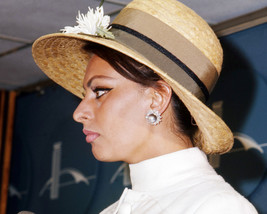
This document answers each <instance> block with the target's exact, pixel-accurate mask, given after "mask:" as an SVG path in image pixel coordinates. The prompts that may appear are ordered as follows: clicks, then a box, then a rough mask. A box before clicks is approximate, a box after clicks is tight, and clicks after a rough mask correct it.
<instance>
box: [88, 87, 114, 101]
mask: <svg viewBox="0 0 267 214" xmlns="http://www.w3.org/2000/svg"><path fill="white" fill-rule="evenodd" d="M111 89H112V88H94V89H93V92H94V93H95V95H96V99H99V98H100V97H102V96H103V95H105V94H106V93H108V92H109V91H110V90H111ZM99 92H103V93H101V94H100V95H99Z"/></svg>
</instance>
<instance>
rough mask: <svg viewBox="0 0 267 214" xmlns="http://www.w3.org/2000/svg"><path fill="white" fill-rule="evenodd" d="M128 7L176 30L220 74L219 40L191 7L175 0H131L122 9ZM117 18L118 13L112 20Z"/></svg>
mask: <svg viewBox="0 0 267 214" xmlns="http://www.w3.org/2000/svg"><path fill="white" fill-rule="evenodd" d="M130 8H131V9H134V10H140V11H142V12H145V13H147V14H149V15H151V16H153V17H155V18H157V19H159V20H160V21H161V22H163V23H165V24H166V25H168V26H169V27H171V28H172V29H174V30H175V31H177V32H178V33H179V34H181V35H182V36H183V37H185V38H186V39H187V40H188V41H190V42H191V43H192V44H193V45H194V46H196V47H197V48H198V49H199V50H200V51H201V52H202V53H203V54H204V55H205V56H206V57H207V58H208V59H209V60H210V61H211V63H212V64H213V65H214V66H215V68H216V70H217V72H218V74H220V71H221V67H222V58H223V57H222V56H223V51H222V48H221V45H220V42H219V40H218V38H217V37H216V35H215V33H214V32H213V30H212V29H211V28H210V26H209V25H208V24H207V22H206V21H205V20H204V19H202V18H201V17H200V16H199V15H197V14H196V13H195V12H194V11H193V10H192V9H190V8H188V7H187V6H185V5H184V4H182V3H181V2H178V1H176V0H164V1H162V0H145V1H144V0H133V1H132V2H130V3H129V4H128V5H127V6H126V7H125V8H124V9H123V10H127V9H130ZM122 12H123V11H122ZM119 18H120V14H119V15H118V16H117V17H116V18H115V19H114V22H116V20H117V19H119ZM151 28H153V26H151ZM166 39H168V35H166Z"/></svg>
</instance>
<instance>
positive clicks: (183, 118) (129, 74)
mask: <svg viewBox="0 0 267 214" xmlns="http://www.w3.org/2000/svg"><path fill="white" fill-rule="evenodd" d="M84 49H85V50H86V51H88V52H89V53H93V54H96V55H97V56H99V57H100V58H102V59H104V60H105V61H107V62H108V63H109V64H110V65H111V66H112V67H113V68H114V69H115V70H116V71H117V72H118V73H119V74H121V75H122V76H123V77H125V78H126V79H129V80H132V81H134V82H136V83H139V84H141V85H142V86H144V87H158V84H157V81H159V80H162V78H161V77H160V76H159V75H158V74H156V73H155V72H154V71H153V70H152V69H150V68H149V67H147V66H145V65H143V64H141V63H139V62H137V61H136V60H134V59H132V58H130V57H128V56H126V55H124V54H122V53H120V52H118V51H115V50H113V49H110V48H107V47H105V46H102V45H98V44H94V43H89V44H87V45H86V46H85V47H84ZM171 105H172V108H173V110H174V113H175V115H174V120H175V127H174V128H175V131H176V132H181V133H182V134H185V135H186V136H188V137H190V138H191V140H192V139H193V135H194V133H195V131H196V129H197V127H196V126H195V125H193V124H192V117H191V114H190V112H189V111H188V109H187V108H186V107H185V105H184V103H183V102H182V101H181V100H180V99H179V97H178V96H177V95H176V94H175V93H174V92H172V97H171Z"/></svg>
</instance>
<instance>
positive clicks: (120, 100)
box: [105, 91, 147, 135]
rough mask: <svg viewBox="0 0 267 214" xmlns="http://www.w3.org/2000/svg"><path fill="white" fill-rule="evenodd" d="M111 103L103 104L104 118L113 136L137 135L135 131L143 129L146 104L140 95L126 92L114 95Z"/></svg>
mask: <svg viewBox="0 0 267 214" xmlns="http://www.w3.org/2000/svg"><path fill="white" fill-rule="evenodd" d="M114 97H116V100H115V99H112V103H108V102H107V103H105V108H106V112H108V114H106V118H105V119H108V121H109V123H111V124H110V128H111V129H112V131H113V134H120V135H127V134H130V133H134V134H136V133H137V129H138V130H139V129H142V128H144V127H143V126H144V125H145V122H146V120H145V115H146V111H147V110H146V109H147V107H146V104H145V102H144V100H143V97H142V94H141V95H140V93H138V92H134V93H133V92H132V93H130V92H128V93H127V92H126V91H125V93H121V94H120V95H115V94H114Z"/></svg>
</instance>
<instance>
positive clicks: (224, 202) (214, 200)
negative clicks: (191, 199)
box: [195, 192, 258, 214]
mask: <svg viewBox="0 0 267 214" xmlns="http://www.w3.org/2000/svg"><path fill="white" fill-rule="evenodd" d="M195 213H196V214H202V213H203V214H204V213H205V214H208V213H216V214H225V213H228V214H239V213H240V214H241V213H242V214H256V213H258V212H257V211H256V209H255V208H254V206H253V205H252V204H251V203H250V202H249V201H248V200H247V199H246V198H244V197H243V196H242V195H240V194H238V193H235V192H221V193H217V194H215V195H210V197H208V198H206V199H205V201H203V202H202V203H201V204H200V205H199V207H198V208H197V209H196V212H195Z"/></svg>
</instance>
